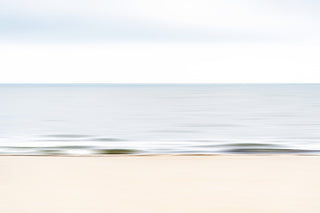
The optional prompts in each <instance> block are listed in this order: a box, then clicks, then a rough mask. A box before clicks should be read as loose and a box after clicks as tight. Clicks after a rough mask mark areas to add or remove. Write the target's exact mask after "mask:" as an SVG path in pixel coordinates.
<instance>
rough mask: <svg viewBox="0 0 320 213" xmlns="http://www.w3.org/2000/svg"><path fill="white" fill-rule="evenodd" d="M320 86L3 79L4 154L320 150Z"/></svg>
mask: <svg viewBox="0 0 320 213" xmlns="http://www.w3.org/2000/svg"><path fill="white" fill-rule="evenodd" d="M319 130H320V84H0V154H1V155H55V154H57V155H94V154H274V153H276V154H292V153H296V154H310V153H312V154H319V153H320V131H319Z"/></svg>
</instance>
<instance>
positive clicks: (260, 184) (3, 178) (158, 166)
mask: <svg viewBox="0 0 320 213" xmlns="http://www.w3.org/2000/svg"><path fill="white" fill-rule="evenodd" d="M0 191H1V193H0V212H1V213H113V212H116V213H127V212H128V213H129V212H133V213H136V212H137V213H160V212H161V213H171V212H172V213H180V212H181V213H188V212H195V213H202V212H204V213H242V212H243V213H301V212H306V213H313V212H314V213H319V212H320V157H319V156H294V155H283V156H277V155H269V156H247V155H238V156H236V155H221V156H167V155H162V156H110V157H109V156H106V157H50V156H43V157H41V156H0Z"/></svg>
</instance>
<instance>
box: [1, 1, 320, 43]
mask: <svg viewBox="0 0 320 213" xmlns="http://www.w3.org/2000/svg"><path fill="white" fill-rule="evenodd" d="M319 11H320V3H319V1H316V0H162V1H160V0H159V1H152V0H91V1H89V0H78V1H76V0H10V1H7V0H0V39H10V40H23V41H30V42H33V41H55V40H67V41H70V40H78V41H82V40H83V41H97V40H99V41H113V40H118V41H144V40H146V41H170V42H171V41H172V42H177V41H192V42H208V41H210V42H229V41H230V42H248V41H254V42H257V41H258V42H272V41H275V42H290V41H298V42H299V41H303V40H308V39H316V38H317V37H319V36H320V24H319V22H320V13H319Z"/></svg>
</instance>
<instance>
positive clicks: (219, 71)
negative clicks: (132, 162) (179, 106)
mask: <svg viewBox="0 0 320 213" xmlns="http://www.w3.org/2000/svg"><path fill="white" fill-rule="evenodd" d="M319 11H320V1H318V0H156V1H155V0H0V58H1V63H0V70H1V78H0V83H311V82H312V83H320V74H319V73H320V61H319V57H318V55H319V53H318V52H319V49H320V24H319V23H320V13H319Z"/></svg>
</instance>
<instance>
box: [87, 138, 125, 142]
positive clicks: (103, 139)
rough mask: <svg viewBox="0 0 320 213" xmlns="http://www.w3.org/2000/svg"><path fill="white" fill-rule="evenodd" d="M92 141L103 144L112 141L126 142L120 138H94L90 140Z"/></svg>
mask: <svg viewBox="0 0 320 213" xmlns="http://www.w3.org/2000/svg"><path fill="white" fill-rule="evenodd" d="M89 140H90V141H101V142H109V141H110V142H112V141H126V140H124V139H120V138H92V139H89Z"/></svg>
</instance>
